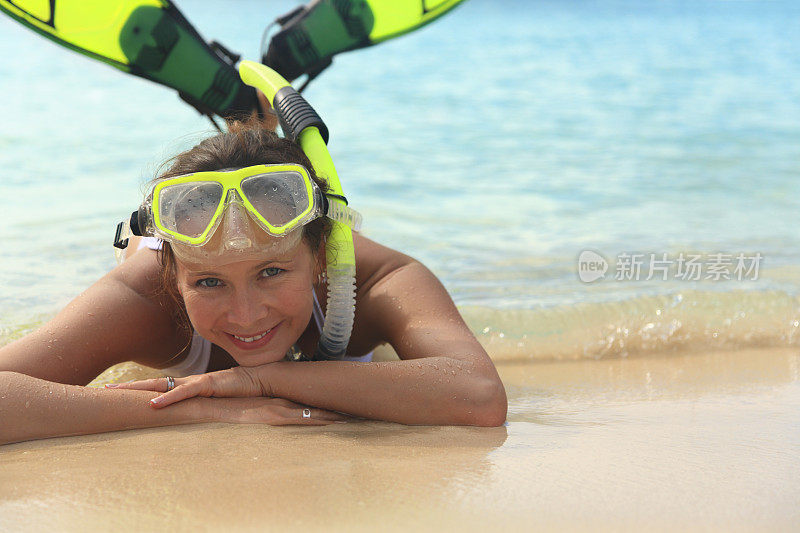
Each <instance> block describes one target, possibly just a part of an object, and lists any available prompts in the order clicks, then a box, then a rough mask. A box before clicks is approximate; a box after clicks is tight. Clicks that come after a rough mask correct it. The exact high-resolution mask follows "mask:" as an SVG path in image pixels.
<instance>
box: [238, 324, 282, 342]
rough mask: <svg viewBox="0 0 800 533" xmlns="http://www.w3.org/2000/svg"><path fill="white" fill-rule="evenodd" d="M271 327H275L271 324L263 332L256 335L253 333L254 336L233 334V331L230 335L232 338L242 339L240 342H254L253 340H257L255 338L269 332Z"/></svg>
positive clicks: (258, 338)
mask: <svg viewBox="0 0 800 533" xmlns="http://www.w3.org/2000/svg"><path fill="white" fill-rule="evenodd" d="M273 329H275V326H272V327H271V328H269V329H268V330H267V331H265V332H263V333H259V334H258V335H255V336H253V337H240V336H239V335H234V334H233V333H231V336H232V337H233V338H234V339H236V340H239V341H242V342H255V341H257V340H260V339H263V338H264V336H265V335H266V334H267V333H269V332H270V331H272V330H273Z"/></svg>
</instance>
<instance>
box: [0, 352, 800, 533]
mask: <svg viewBox="0 0 800 533" xmlns="http://www.w3.org/2000/svg"><path fill="white" fill-rule="evenodd" d="M498 368H499V371H500V373H501V376H502V378H503V381H504V383H505V384H506V387H507V390H508V395H509V416H508V423H507V425H506V426H505V427H501V428H468V427H407V426H401V425H396V424H388V423H379V422H358V423H348V424H341V425H336V426H334V427H319V428H300V427H269V426H251V425H225V424H202V425H193V426H182V427H171V428H158V429H147V430H134V431H124V432H116V433H108V434H102V435H94V436H83V437H67V438H59V439H49V440H43V441H37V442H28V443H20V444H13V445H8V446H5V447H3V448H2V450H0V529H1V530H3V531H23V530H25V531H31V530H45V529H47V530H50V529H57V530H61V531H86V530H89V531H99V530H108V529H116V528H122V529H137V530H147V529H167V528H169V529H172V530H177V531H189V530H197V529H199V530H219V529H224V530H243V531H246V530H264V529H266V530H280V531H285V530H297V531H299V530H308V529H311V530H330V529H334V530H356V531H361V530H363V531H367V530H374V529H376V528H380V529H381V530H390V531H400V530H408V529H414V530H417V529H421V530H426V531H434V530H436V531H440V530H442V529H447V530H454V529H456V528H458V529H463V530H467V531H480V530H485V529H486V528H487V527H497V528H506V529H509V530H512V531H522V530H531V529H538V530H551V531H555V530H559V531H563V530H586V529H590V528H591V529H592V530H598V529H600V530H615V531H620V530H642V529H646V530H649V531H667V530H675V529H680V530H690V531H691V530H725V531H793V530H795V531H796V530H797V528H798V527H799V526H800V505H798V504H800V461H799V460H798V452H799V451H800V435H799V434H798V433H797V430H796V428H797V427H798V420H800V352H798V350H795V349H751V350H740V351H733V352H705V353H683V354H680V353H671V354H664V355H656V354H654V355H652V356H648V357H636V358H628V359H613V360H599V361H594V360H589V361H569V362H535V363H524V364H514V363H504V364H500V365H499V367H498ZM127 372H128V374H126V377H130V372H131V368H130V367H129V368H128V370H127ZM138 372H140V373H141V372H142V371H141V370H138ZM121 373H122V374H124V372H121V371H120V370H119V369H117V371H116V374H114V373H113V372H111V373H107V374H106V375H105V376H106V378H108V377H109V376H112V377H113V376H117V377H118V376H119V375H120V374H121Z"/></svg>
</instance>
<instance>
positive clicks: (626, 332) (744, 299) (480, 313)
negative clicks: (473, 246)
mask: <svg viewBox="0 0 800 533" xmlns="http://www.w3.org/2000/svg"><path fill="white" fill-rule="evenodd" d="M460 310H461V313H462V315H463V316H464V318H465V319H466V321H467V323H468V324H469V326H470V328H471V329H472V331H474V332H475V334H476V335H477V337H478V340H479V341H480V342H481V344H483V346H484V347H485V348H486V350H487V351H488V352H489V354H490V355H491V357H492V359H493V360H495V361H498V362H499V361H510V362H514V361H519V362H521V361H528V360H574V359H585V358H589V359H601V358H608V357H627V356H631V355H642V354H651V353H662V352H670V351H678V350H680V351H693V350H707V349H738V348H752V347H800V298H798V296H796V295H792V294H789V293H786V292H782V291H759V292H756V291H732V292H712V291H681V292H677V293H674V294H669V295H664V296H643V297H637V298H633V299H629V300H623V301H618V302H606V303H582V304H575V305H570V306H558V307H551V308H546V309H539V310H523V309H518V310H513V309H512V310H508V309H503V310H499V309H491V308H486V307H462V308H461V309H460Z"/></svg>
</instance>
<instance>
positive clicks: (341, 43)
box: [261, 0, 464, 90]
mask: <svg viewBox="0 0 800 533" xmlns="http://www.w3.org/2000/svg"><path fill="white" fill-rule="evenodd" d="M463 1H464V0H427V1H426V0H313V1H312V2H311V3H309V4H307V5H304V6H300V7H298V8H297V9H295V10H293V11H290V12H289V13H287V14H285V15H283V16H282V17H279V18H278V19H277V20H276V21H275V24H278V25H280V30H279V31H278V32H277V33H276V34H275V35H273V36H272V38H271V40H270V42H269V46H268V47H267V49H266V50H265V49H264V46H263V43H262V49H261V55H262V56H261V62H262V63H264V64H265V65H267V66H269V67H271V68H273V69H274V70H276V71H278V72H279V73H280V74H281V75H282V76H283V77H284V78H286V79H287V80H290V81H291V80H295V79H297V78H299V77H300V76H302V75H303V74H305V75H307V76H308V79H307V80H306V82H305V83H304V84H303V87H302V88H305V86H306V85H307V84H308V82H310V81H311V80H312V79H314V78H315V77H316V76H318V75H319V73H320V72H322V71H323V70H325V68H327V67H328V66H329V65H330V64H331V62H332V61H333V56H334V55H336V54H338V53H340V52H346V51H348V50H355V49H358V48H365V47H367V46H372V45H374V44H378V43H380V42H383V41H386V40H388V39H391V38H393V37H398V36H400V35H404V34H406V33H409V32H411V31H414V30H416V29H417V28H420V27H422V26H424V25H426V24H428V23H430V22H432V21H434V20H435V19H437V18H439V17H441V16H442V15H444V14H445V13H447V12H448V11H450V10H451V9H453V8H454V7H456V6H457V5H459V4H460V3H461V2H463ZM268 30H269V28H268ZM302 88H301V90H302Z"/></svg>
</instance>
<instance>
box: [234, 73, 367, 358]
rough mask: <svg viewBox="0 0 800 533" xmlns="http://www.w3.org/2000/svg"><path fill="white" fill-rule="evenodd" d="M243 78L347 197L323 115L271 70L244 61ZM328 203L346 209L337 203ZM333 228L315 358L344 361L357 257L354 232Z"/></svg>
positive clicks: (338, 225)
mask: <svg viewBox="0 0 800 533" xmlns="http://www.w3.org/2000/svg"><path fill="white" fill-rule="evenodd" d="M239 75H240V76H241V77H242V81H243V82H245V83H246V84H247V85H250V86H252V87H255V88H256V89H258V90H260V91H261V92H263V93H264V94H265V95H266V96H267V98H268V99H269V101H270V102H272V107H273V109H274V110H275V112H276V113H277V114H278V119H279V121H280V124H281V128H282V129H283V132H284V135H285V136H286V137H287V138H290V139H292V140H293V141H296V142H299V143H300V147H301V148H302V149H303V152H305V154H306V156H307V157H308V159H309V161H311V164H312V165H313V167H314V171H315V172H316V174H317V176H320V177H322V178H325V180H326V181H327V183H328V187H329V192H331V193H333V194H336V195H340V196H344V193H343V192H342V185H341V183H339V176H338V175H337V174H336V168H335V167H334V166H333V160H332V159H331V155H330V153H329V152H328V147H327V146H326V143H327V142H328V129H327V127H325V124H324V123H323V122H322V119H320V118H319V115H317V113H316V112H315V111H314V109H313V108H312V107H311V106H310V105H309V104H308V102H306V101H305V99H304V98H303V97H302V96H301V95H300V94H299V93H298V92H297V91H295V90H294V88H292V86H291V85H290V84H289V82H288V81H286V80H285V79H284V78H283V77H282V76H281V75H280V74H278V73H277V72H275V71H274V70H272V69H271V68H269V67H266V66H264V65H262V64H261V63H256V62H255V61H247V60H244V61H242V62H241V63H239ZM328 201H329V202H336V203H340V204H342V205H345V204H344V202H343V201H342V200H339V199H338V198H331V197H329V198H328ZM331 222H332V223H333V229H332V230H331V235H330V237H328V243H327V247H326V249H325V252H326V258H327V263H328V308H327V311H326V313H325V324H324V326H323V328H322V336H321V338H320V340H319V344H318V345H317V353H316V354H315V359H340V358H341V357H343V356H344V355H345V351H346V350H347V344H348V343H349V342H350V334H351V333H352V331H353V318H354V315H355V308H356V258H355V253H354V250H353V233H352V231H351V230H350V228H349V227H347V226H346V225H345V224H342V223H341V222H337V221H331Z"/></svg>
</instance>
